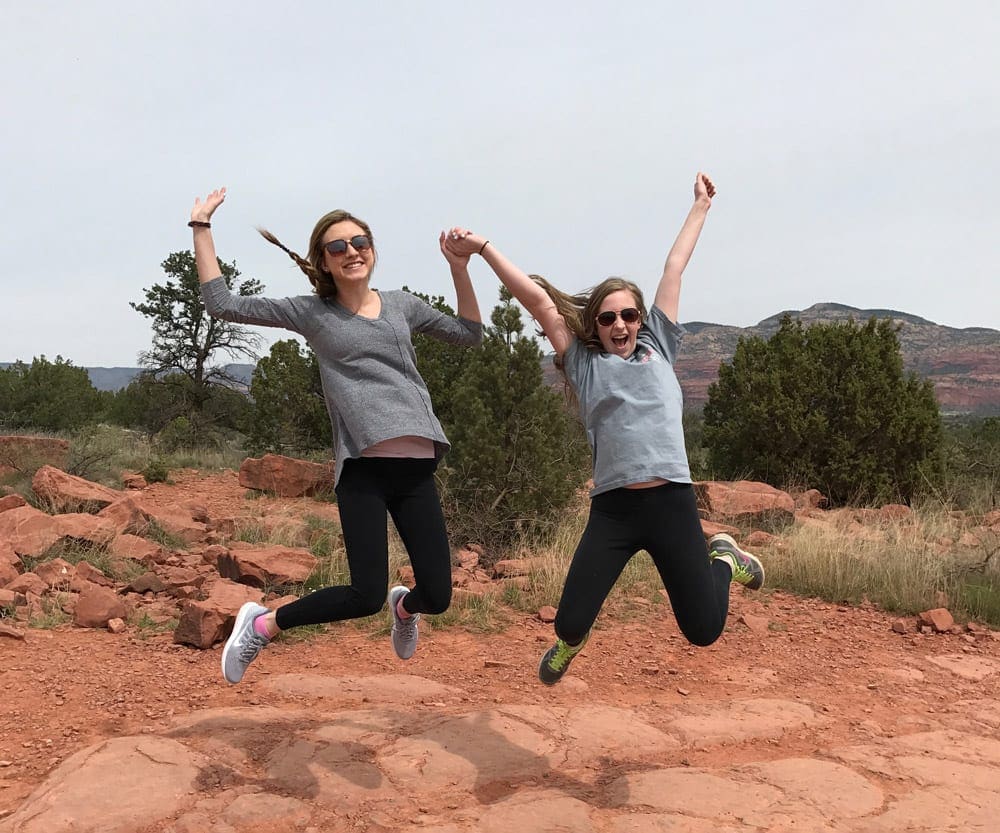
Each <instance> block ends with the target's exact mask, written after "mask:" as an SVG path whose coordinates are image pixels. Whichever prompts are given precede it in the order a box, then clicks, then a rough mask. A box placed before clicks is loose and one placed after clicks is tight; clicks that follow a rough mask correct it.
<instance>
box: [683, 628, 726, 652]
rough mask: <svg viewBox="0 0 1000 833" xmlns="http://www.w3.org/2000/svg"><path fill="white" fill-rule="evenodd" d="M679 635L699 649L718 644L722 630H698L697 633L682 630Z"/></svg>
mask: <svg viewBox="0 0 1000 833" xmlns="http://www.w3.org/2000/svg"><path fill="white" fill-rule="evenodd" d="M681 633H683V634H684V638H685V639H687V641H688V642H690V643H691V644H692V645H696V646H697V647H699V648H707V647H708V646H709V645H713V644H715V643H716V642H718V640H719V637H720V636H722V628H719V629H718V630H715V629H713V630H711V631H706V630H698V631H686V630H684V629H683V628H682V629H681Z"/></svg>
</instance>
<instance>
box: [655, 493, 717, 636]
mask: <svg viewBox="0 0 1000 833" xmlns="http://www.w3.org/2000/svg"><path fill="white" fill-rule="evenodd" d="M655 492H656V494H655V501H656V507H655V511H648V512H646V513H645V517H646V528H645V534H646V540H645V544H646V550H647V551H648V552H649V554H650V556H652V558H653V563H654V564H655V565H656V570H657V572H658V573H659V574H660V578H661V579H662V580H663V586H664V587H665V588H666V590H667V595H668V596H669V597H670V605H671V607H672V608H673V611H674V616H675V617H676V619H677V624H678V626H679V627H680V629H681V632H682V633H683V634H684V636H685V637H686V638H687V640H688V641H689V642H691V643H692V644H694V645H702V646H704V645H711V644H712V643H713V642H715V641H716V640H717V639H718V638H719V637H720V636H721V635H722V631H723V629H724V628H725V626H726V617H727V616H728V614H729V583H730V579H731V577H732V573H731V571H730V569H729V565H727V564H725V563H722V562H718V561H711V560H710V559H709V557H708V547H707V545H706V543H705V535H704V532H703V531H702V528H701V519H700V518H699V516H698V506H697V502H696V500H695V494H694V488H693V487H692V486H691V485H690V484H682V483H670V484H667V485H666V486H662V487H659V488H658V489H656V490H655ZM651 497H653V495H651Z"/></svg>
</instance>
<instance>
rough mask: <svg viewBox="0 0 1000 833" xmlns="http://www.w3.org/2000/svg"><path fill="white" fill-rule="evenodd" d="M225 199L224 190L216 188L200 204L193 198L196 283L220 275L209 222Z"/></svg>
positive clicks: (192, 220) (192, 225) (192, 223)
mask: <svg viewBox="0 0 1000 833" xmlns="http://www.w3.org/2000/svg"><path fill="white" fill-rule="evenodd" d="M225 198H226V189H225V188H216V189H215V190H214V191H212V193H211V194H209V195H208V196H207V197H205V201H204V202H202V201H201V200H200V199H199V198H198V197H195V198H194V206H193V207H192V209H191V223H190V225H191V228H192V229H193V230H194V262H195V266H197V267H198V282H199V283H208V282H209V281H211V280H214V279H215V278H218V277H219V276H220V275H222V272H221V271H220V270H219V260H218V258H217V257H216V255H215V241H214V240H213V239H212V227H211V225H210V222H209V221H210V220H211V219H212V215H213V214H214V213H215V209H217V208H218V207H219V206H220V205H222V201H223V200H224V199H225Z"/></svg>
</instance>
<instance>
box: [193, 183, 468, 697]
mask: <svg viewBox="0 0 1000 833" xmlns="http://www.w3.org/2000/svg"><path fill="white" fill-rule="evenodd" d="M225 197H226V191H225V189H224V188H222V189H219V190H216V191H213V192H212V193H211V194H209V195H208V196H207V197H206V198H205V201H204V202H202V201H201V200H195V203H194V207H193V208H192V209H191V222H190V223H189V225H190V226H191V227H192V228H193V229H194V253H195V262H196V264H197V266H198V279H199V280H200V281H201V290H202V297H203V298H204V301H205V308H206V309H207V310H208V313H209V314H210V315H212V316H214V317H215V318H222V319H224V320H226V321H236V322H239V323H243V324H259V325H262V326H265V327H284V328H285V329H288V330H291V331H292V332H296V333H299V334H300V335H302V336H304V337H305V339H306V341H308V342H309V346H310V347H311V348H312V350H313V352H314V353H315V354H316V359H317V361H318V363H319V368H320V380H321V382H322V385H323V393H324V396H325V399H326V407H327V410H328V411H329V413H330V421H331V423H332V425H333V442H334V453H335V455H336V463H335V472H334V487H335V490H336V493H337V504H338V507H339V509H340V523H341V527H342V529H343V532H344V545H345V547H346V550H347V563H348V566H349V568H350V571H351V583H350V584H349V585H343V586H338V587H324V588H322V589H320V590H316V591H315V592H313V593H309V594H308V595H306V596H303V597H302V598H301V599H298V600H297V601H294V602H291V603H290V604H286V605H283V606H282V607H279V608H278V609H277V610H276V611H269V610H268V609H267V608H266V607H264V606H262V605H259V604H256V603H254V602H247V603H246V604H245V605H243V606H242V607H241V608H240V610H239V612H238V613H237V615H236V624H235V626H234V628H233V633H232V636H230V637H229V640H228V641H227V642H226V645H225V648H224V649H223V651H222V673H223V676H224V677H225V678H226V680H227V681H228V682H230V683H238V682H239V681H240V680H241V679H243V675H244V673H245V672H246V670H247V666H249V664H250V663H251V662H253V660H254V659H255V658H256V657H257V655H258V654H259V653H260V651H261V649H262V648H263V647H264V646H265V645H267V643H268V642H269V641H270V640H271V639H273V638H274V637H275V636H276V635H277V634H278V633H279V632H280V631H282V630H286V629H287V628H294V627H298V626H300V625H311V624H320V623H324V622H335V621H339V620H342V619H353V618H357V617H361V616H369V615H371V614H373V613H377V612H378V611H379V610H380V609H381V608H382V605H383V604H385V601H384V600H385V592H386V587H387V585H388V574H389V561H388V558H389V554H388V539H387V521H386V512H387V511H388V513H389V514H390V515H391V516H392V520H393V522H394V523H395V525H396V529H397V530H398V532H399V537H400V538H401V539H402V541H403V545H404V546H405V547H406V551H407V553H408V554H409V556H410V563H411V564H412V565H413V576H414V581H415V586H414V587H413V589H412V590H407V588H405V587H403V586H396V587H393V588H392V589H391V590H390V591H389V607H390V609H391V611H392V620H393V624H392V644H393V648H394V649H395V651H396V654H397V655H398V656H399V657H400V658H401V659H409V658H410V657H411V656H413V652H414V650H415V649H416V646H417V621H418V619H419V614H420V613H424V612H426V613H441V612H443V611H445V610H446V609H447V608H448V605H449V604H450V602H451V554H450V551H449V548H448V536H447V534H446V532H445V526H444V515H443V513H442V510H441V501H440V498H439V497H438V493H437V488H436V486H435V484H434V469H435V467H436V466H437V462H438V460H440V458H441V456H442V455H443V454H444V453H445V451H447V449H448V440H447V439H446V437H445V435H444V431H442V429H441V424H440V423H439V422H438V419H437V417H436V416H435V415H434V411H433V410H432V407H431V400H430V396H429V394H428V392H427V386H426V385H425V384H424V380H423V379H421V378H420V374H419V373H418V372H417V367H416V354H415V353H414V350H413V343H412V341H411V334H412V333H425V334H427V335H430V336H433V337H435V338H438V339H440V340H442V341H446V342H449V343H451V344H461V345H468V346H472V345H477V344H479V343H481V342H482V338H483V325H482V321H481V318H480V315H479V307H478V305H477V303H476V295H475V292H474V291H473V288H472V282H471V281H470V280H469V272H468V263H469V255H463V254H458V253H455V252H451V251H449V250H447V249H446V248H445V246H444V234H442V235H441V238H440V240H439V244H440V246H441V252H442V254H443V255H444V256H445V258H446V259H447V261H448V263H449V265H450V266H451V275H452V280H453V281H454V283H455V292H456V294H457V296H458V317H457V318H452V317H451V316H448V315H445V314H444V313H441V312H439V311H437V310H435V309H433V308H432V307H431V306H429V305H428V304H426V303H424V302H423V301H421V300H420V299H419V298H417V297H416V296H415V295H411V294H410V293H408V292H401V291H388V292H378V291H376V290H374V289H372V288H371V286H370V285H369V281H370V278H371V273H372V269H373V268H374V267H375V261H376V250H375V240H374V238H373V237H372V232H371V229H370V228H369V227H368V224H367V223H365V222H363V221H362V220H359V219H358V218H357V217H354V216H352V215H351V214H349V213H348V212H346V211H332V212H330V213H329V214H326V215H325V216H323V217H321V218H320V220H319V222H317V223H316V227H315V228H314V229H313V232H312V236H311V237H310V240H309V256H308V259H307V258H303V257H300V256H299V255H297V254H295V252H293V251H291V250H289V249H288V248H286V247H285V246H284V245H283V244H282V243H281V242H279V241H278V240H277V238H275V237H274V236H273V235H272V234H270V233H269V232H266V231H263V230H262V231H261V234H263V235H264V237H265V238H266V239H267V240H269V241H270V242H271V243H274V244H275V245H276V246H280V247H281V248H282V249H283V250H284V251H285V252H287V253H288V255H289V256H290V257H291V258H292V259H293V260H294V261H295V262H296V264H298V266H299V268H300V269H302V271H303V272H305V274H306V276H307V277H308V278H309V281H310V282H311V283H312V285H313V289H314V291H315V294H314V295H302V296H298V297H295V298H258V297H256V296H240V295H233V294H232V293H231V292H230V291H229V289H228V287H227V286H226V282H225V280H224V279H223V278H222V277H221V270H220V268H219V263H218V260H217V258H216V255H215V243H214V242H213V240H212V233H211V231H210V227H211V225H210V222H209V221H210V219H211V217H212V215H213V214H214V213H215V210H216V209H217V208H218V207H219V206H220V205H221V204H222V201H223V200H224V199H225Z"/></svg>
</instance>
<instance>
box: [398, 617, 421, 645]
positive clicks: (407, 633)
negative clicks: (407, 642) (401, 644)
mask: <svg viewBox="0 0 1000 833" xmlns="http://www.w3.org/2000/svg"><path fill="white" fill-rule="evenodd" d="M416 629H417V617H416V615H415V614H414V615H413V616H411V617H410V618H409V619H401V618H399V617H397V618H396V633H398V634H399V635H400V636H402V637H403V638H404V639H409V638H410V637H411V636H413V633H414V631H415V630H416Z"/></svg>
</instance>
